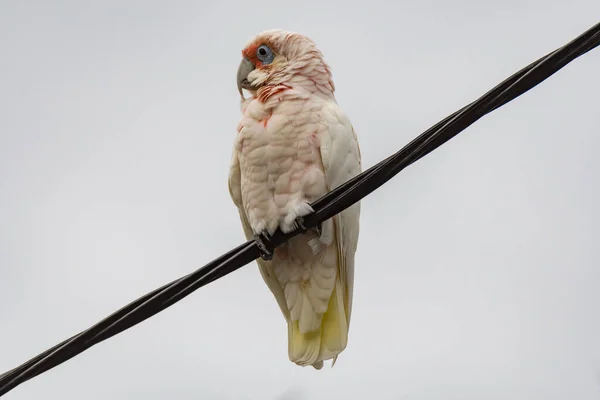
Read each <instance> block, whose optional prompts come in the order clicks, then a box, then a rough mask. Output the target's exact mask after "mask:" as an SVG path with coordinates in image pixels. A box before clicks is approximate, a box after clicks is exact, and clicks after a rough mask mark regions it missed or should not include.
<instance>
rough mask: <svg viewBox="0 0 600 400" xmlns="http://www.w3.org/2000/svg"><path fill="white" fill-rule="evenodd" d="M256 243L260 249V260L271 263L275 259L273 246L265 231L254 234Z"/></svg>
mask: <svg viewBox="0 0 600 400" xmlns="http://www.w3.org/2000/svg"><path fill="white" fill-rule="evenodd" d="M254 242H255V243H256V247H258V252H259V254H260V258H262V259H263V260H265V261H269V260H271V259H272V258H273V246H271V240H270V239H269V235H268V234H267V233H265V231H262V232H261V233H258V234H254Z"/></svg>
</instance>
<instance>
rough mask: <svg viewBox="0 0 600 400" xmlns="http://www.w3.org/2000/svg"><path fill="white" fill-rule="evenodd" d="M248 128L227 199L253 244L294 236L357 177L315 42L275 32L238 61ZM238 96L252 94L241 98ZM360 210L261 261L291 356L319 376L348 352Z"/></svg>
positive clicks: (353, 152)
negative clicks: (322, 202)
mask: <svg viewBox="0 0 600 400" xmlns="http://www.w3.org/2000/svg"><path fill="white" fill-rule="evenodd" d="M237 84H238V90H239V92H240V95H241V98H242V99H241V110H242V118H241V121H240V123H239V125H238V128H237V135H236V137H235V140H234V150H233V157H232V163H231V169H230V173H229V192H230V194H231V198H232V199H233V202H234V203H235V205H236V206H237V208H238V211H239V214H240V218H241V220H242V226H243V229H244V232H245V235H246V237H247V238H248V239H256V240H257V241H258V243H259V244H260V243H264V242H261V236H262V237H268V236H269V235H272V234H273V233H274V232H275V231H276V230H277V228H280V229H281V230H282V231H283V232H286V233H287V232H289V231H291V230H293V229H295V228H296V219H297V218H298V217H303V216H305V215H307V214H309V213H310V212H312V208H311V206H310V204H309V203H312V202H313V201H315V200H316V199H318V198H319V197H321V196H322V195H324V194H325V193H327V192H328V191H330V190H332V189H334V188H336V187H337V186H339V185H341V184H342V183H344V182H345V181H347V180H348V179H350V178H352V177H354V176H355V175H357V174H359V173H360V171H361V157H360V150H359V146H358V141H357V138H356V134H355V132H354V129H353V127H352V125H351V124H350V120H349V119H348V117H347V116H346V114H344V112H343V111H342V110H341V108H340V107H339V106H338V104H337V103H336V100H335V97H334V90H335V88H334V84H333V81H332V77H331V72H330V68H329V66H328V65H327V64H326V63H325V61H324V59H323V55H322V53H321V52H320V51H319V50H318V49H317V47H316V46H315V43H314V42H313V41H312V40H310V39H309V38H307V37H305V36H303V35H300V34H298V33H292V32H285V31H282V30H269V31H265V32H262V33H260V34H258V35H257V36H256V37H254V38H252V39H251V40H250V41H249V43H248V44H247V45H246V47H245V48H244V49H243V51H242V61H241V63H240V65H239V68H238V73H237ZM242 89H246V90H247V91H249V92H250V94H251V96H250V97H249V98H245V97H244V93H243V90H242ZM359 215H360V205H359V204H358V203H356V204H354V205H353V206H351V207H350V208H348V209H346V210H344V211H342V212H341V213H340V214H338V215H336V216H335V217H333V218H331V219H329V220H327V221H325V222H323V223H322V224H321V225H320V226H319V227H318V228H317V229H310V230H307V231H306V232H305V233H303V234H301V235H298V236H295V237H293V238H292V239H290V240H289V241H288V242H286V243H284V244H283V245H281V246H279V247H278V248H276V249H275V250H274V251H273V254H267V255H265V256H264V257H263V258H261V259H258V261H257V262H258V266H259V270H260V272H261V275H262V277H263V279H264V281H265V282H266V284H267V286H268V287H269V289H270V290H271V292H272V293H273V295H274V296H275V299H276V300H277V302H278V304H279V307H280V309H281V311H282V312H283V315H284V317H285V319H286V321H287V325H288V353H289V358H290V360H291V361H293V362H294V363H296V364H297V365H301V366H308V365H312V366H313V367H314V368H316V369H321V368H322V367H323V361H324V360H329V359H333V361H332V366H333V365H334V364H335V361H336V359H337V357H338V355H339V354H340V353H341V352H342V351H343V350H344V349H345V348H346V344H347V342H348V327H349V324H350V314H351V311H352V290H353V281H354V254H355V252H356V248H357V242H358V231H359Z"/></svg>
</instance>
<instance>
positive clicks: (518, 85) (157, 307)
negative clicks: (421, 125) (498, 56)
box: [0, 24, 600, 396]
mask: <svg viewBox="0 0 600 400" xmlns="http://www.w3.org/2000/svg"><path fill="white" fill-rule="evenodd" d="M598 45H600V24H596V25H594V26H593V27H592V28H590V29H589V30H588V31H586V32H585V33H583V34H582V35H580V36H579V37H577V38H575V39H574V40H573V41H571V42H570V43H568V44H566V45H565V46H563V47H561V48H559V49H557V50H555V51H553V52H552V53H549V54H548V55H546V56H544V57H542V58H540V59H539V60H537V61H535V62H533V63H531V64H530V65H528V66H526V67H525V68H523V69H522V70H520V71H519V72H517V73H515V74H514V75H512V76H511V77H509V78H508V79H506V80H505V81H503V82H502V83H500V84H499V85H498V86H496V87H495V88H493V89H492V90H490V91H489V92H488V93H486V94H485V95H483V96H482V97H481V98H479V99H478V100H476V101H474V102H473V103H471V104H469V105H467V106H465V107H463V108H462V109H460V110H458V111H456V112H455V113H453V114H452V115H450V116H448V117H446V118H445V119H443V120H442V121H440V122H438V123H437V124H436V125H434V126H433V127H431V128H429V129H428V130H427V131H425V132H424V133H422V134H421V135H420V136H419V137H417V138H416V139H414V140H413V141H412V142H410V143H409V144H408V145H406V146H405V147H404V148H402V149H401V150H400V151H398V152H397V153H395V154H393V155H391V156H390V157H388V158H386V159H385V160H383V161H381V162H380V163H378V164H376V165H374V166H373V167H371V168H369V169H368V170H366V171H364V172H363V173H361V174H360V175H358V176H356V177H354V178H353V179H350V180H349V181H348V182H346V183H344V184H342V185H340V186H339V187H338V188H335V189H334V190H332V191H331V192H329V193H327V194H326V195H325V196H323V197H321V198H320V199H318V200H317V201H315V202H314V203H313V204H312V206H313V209H314V210H315V211H314V213H311V214H310V215H308V216H306V217H304V219H303V222H304V226H305V227H306V228H312V227H315V226H316V225H318V224H319V223H321V222H323V221H325V220H327V219H329V218H331V217H333V216H334V215H335V214H337V213H339V212H341V211H342V210H344V209H346V208H348V207H350V206H351V205H352V204H354V203H356V202H358V201H360V200H361V199H362V198H364V197H365V196H367V195H369V194H370V193H371V192H373V191H374V190H376V189H377V188H379V187H380V186H382V185H383V184H384V183H386V182H387V181H388V180H390V179H391V178H392V177H393V176H395V175H396V174H397V173H399V172H400V171H401V170H403V169H404V168H406V167H407V166H409V165H411V164H412V163H414V162H415V161H417V160H419V159H421V158H422V157H424V156H425V155H427V154H429V153H430V152H432V151H433V150H435V149H436V148H438V147H439V146H441V145H442V144H444V143H446V142H447V141H448V140H450V139H452V138H453V137H454V136H456V135H457V134H458V133H460V132H461V131H463V130H464V129H466V128H467V127H469V126H470V125H471V124H473V123H474V122H476V121H477V120H478V119H479V118H481V117H483V116H484V115H486V114H488V113H490V112H492V111H494V110H495V109H497V108H499V107H501V106H503V105H504V104H506V103H508V102H510V101H511V100H513V99H515V98H517V97H518V96H520V95H521V94H523V93H525V92H526V91H528V90H529V89H531V88H533V87H535V86H536V85H537V84H539V83H540V82H542V81H544V80H545V79H547V78H548V77H549V76H551V75H552V74H554V73H555V72H557V71H558V70H559V69H561V68H562V67H564V66H565V65H567V64H568V63H569V62H571V61H573V60H574V59H575V58H577V57H579V56H581V55H583V54H585V53H587V52H588V51H590V50H591V49H593V48H595V47H597V46H598ZM300 233H301V230H297V231H294V232H290V233H288V234H283V233H282V232H281V231H277V232H276V233H275V234H274V235H273V236H272V237H271V239H270V245H271V246H272V247H277V246H279V245H280V244H282V243H283V242H285V241H286V240H288V239H289V238H291V237H293V236H296V235H298V234H300ZM259 256H260V253H259V250H258V247H257V245H256V243H255V242H254V241H248V242H246V243H244V244H242V245H240V246H238V247H236V248H235V249H233V250H231V251H229V252H228V253H226V254H224V255H222V256H221V257H219V258H217V259H215V260H213V261H211V262H210V263H208V264H207V265H205V266H204V267H202V268H200V269H198V270H196V271H194V272H192V273H191V274H189V275H186V276H184V277H182V278H180V279H177V280H175V281H173V282H171V283H168V284H166V285H164V286H162V287H160V288H158V289H156V290H154V291H152V292H150V293H148V294H146V295H145V296H143V297H140V298H139V299H137V300H135V301H134V302H132V303H130V304H128V305H126V306H125V307H123V308H121V309H120V310H118V311H116V312H115V313H113V314H112V315H110V316H108V317H107V318H105V319H103V320H102V321H100V322H98V323H97V324H96V325H94V326H92V327H91V328H89V329H87V330H85V331H82V332H80V333H79V334H77V335H75V336H72V337H71V338H69V339H67V340H65V341H64V342H62V343H60V344H58V345H56V346H54V347H52V348H50V349H48V350H46V351H45V352H43V353H42V354H40V355H38V356H36V357H34V358H32V359H31V360H29V361H27V362H26V363H24V364H22V365H20V366H18V367H16V368H14V369H12V370H10V371H8V372H5V373H4V374H2V375H0V396H2V395H4V394H6V393H8V392H9V391H10V390H12V389H14V388H15V387H16V386H18V385H20V384H21V383H23V382H25V381H27V380H29V379H31V378H33V377H35V376H37V375H39V374H41V373H44V372H45V371H47V370H49V369H51V368H54V367H55V366H57V365H59V364H61V363H63V362H65V361H67V360H69V359H70V358H72V357H74V356H76V355H77V354H80V353H82V352H83V351H85V350H87V349H88V348H90V347H92V346H93V345H95V344H97V343H99V342H101V341H103V340H106V339H108V338H110V337H112V336H114V335H116V334H118V333H120V332H123V331H124V330H126V329H129V328H131V327H132V326H134V325H136V324H139V323H140V322H142V321H144V320H145V319H147V318H150V317H151V316H153V315H155V314H157V313H159V312H160V311H162V310H164V309H165V308H167V307H170V306H171V305H173V304H175V303H176V302H178V301H179V300H181V299H183V298H184V297H186V296H187V295H189V294H190V293H192V292H194V291H195V290H197V289H199V288H200V287H202V286H204V285H206V284H208V283H211V282H213V281H215V280H217V279H219V278H221V277H223V276H225V275H227V274H229V273H230V272H233V271H235V270H237V269H239V268H241V267H243V266H244V265H246V264H248V263H250V262H252V261H253V260H255V259H256V258H258V257H259Z"/></svg>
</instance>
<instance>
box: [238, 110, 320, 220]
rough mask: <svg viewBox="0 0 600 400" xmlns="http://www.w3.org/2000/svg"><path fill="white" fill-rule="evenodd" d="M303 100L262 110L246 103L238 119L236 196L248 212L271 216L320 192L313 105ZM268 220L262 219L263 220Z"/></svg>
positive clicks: (316, 119) (317, 130) (317, 129)
mask: <svg viewBox="0 0 600 400" xmlns="http://www.w3.org/2000/svg"><path fill="white" fill-rule="evenodd" d="M307 103H308V102H307V101H300V100H299V101H294V102H290V103H289V104H286V103H282V104H279V105H278V106H277V107H275V108H273V109H271V110H267V109H266V108H265V107H264V105H262V104H261V103H259V102H252V103H250V104H249V105H248V107H247V108H246V110H245V113H244V116H243V118H242V120H241V122H240V126H239V133H238V138H237V141H236V146H237V150H238V155H239V160H240V170H241V189H242V200H243V203H244V206H245V208H246V211H247V212H248V214H254V215H260V216H261V217H264V218H266V219H269V220H272V219H274V218H279V217H281V216H283V215H285V214H286V213H287V212H288V211H289V208H290V207H292V206H293V205H294V204H295V203H298V202H299V201H307V202H312V201H314V200H316V199H317V198H318V197H320V196H321V195H323V194H324V193H325V192H326V185H325V177H324V172H323V165H322V162H321V154H320V151H319V137H320V134H321V132H322V130H323V125H322V124H320V123H319V111H318V110H319V108H317V107H315V106H314V105H313V106H311V105H310V104H307ZM267 223H268V221H267Z"/></svg>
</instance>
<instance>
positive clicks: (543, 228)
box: [0, 0, 600, 400]
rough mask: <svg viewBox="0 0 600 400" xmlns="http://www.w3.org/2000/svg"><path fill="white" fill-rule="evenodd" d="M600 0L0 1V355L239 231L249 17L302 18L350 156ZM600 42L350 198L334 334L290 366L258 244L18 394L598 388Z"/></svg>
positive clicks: (531, 394) (14, 355) (391, 139)
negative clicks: (233, 196)
mask: <svg viewBox="0 0 600 400" xmlns="http://www.w3.org/2000/svg"><path fill="white" fill-rule="evenodd" d="M599 16H600V2H599V1H597V0H585V1H584V0H578V1H570V2H560V1H548V0H531V1H524V0H506V1H494V2H492V1H479V0H458V1H453V2H448V1H445V0H427V1H418V2H417V1H412V2H408V1H405V2H398V3H392V2H391V1H388V2H383V1H374V0H369V1H363V2H356V3H349V2H342V1H332V2H324V1H321V0H305V1H301V2H284V1H260V2H256V1H252V0H247V1H243V2H242V1H235V2H233V1H231V2H227V1H223V2H221V3H217V2H212V3H209V2H202V1H171V2H167V1H141V0H139V1H108V0H104V1H94V2H92V1H85V2H84V1H76V0H72V1H52V2H50V1H41V0H40V1H26V0H20V1H16V0H14V1H7V0H0V227H1V228H0V324H1V325H0V372H1V371H4V370H8V369H10V368H13V367H15V366H16V365H18V364H20V363H22V362H24V361H26V360H28V359H29V358H31V357H33V356H35V355H36V354H38V353H39V352H41V351H43V350H45V349H47V348H49V347H51V346H53V345H54V344H56V343H58V342H60V341H62V340H63V339H66V338H67V337H69V336H71V335H73V334H75V333H77V332H79V331H81V330H83V329H85V328H87V327H89V326H90V325H92V324H94V323H96V322H97V321H99V320H100V319H102V318H104V317H105V316H107V315H108V314H110V313H112V312H113V311H115V310H117V309H118V308H120V307H121V306H123V305H125V304H126V303H128V302H130V301H132V300H134V299H135V298H137V297H138V296H140V295H142V294H144V293H146V292H148V291H150V290H152V289H155V288H156V287H158V286H161V285H162V284H164V283H166V282H168V281H170V280H172V279H175V278H178V277H180V276H182V275H184V274H186V273H188V272H191V271H192V270H194V269H196V268H198V267H200V266H202V265H204V264H205V263H206V262H208V261H210V260H212V259H213V258H215V257H217V256H219V255H220V254H221V253H223V252H225V251H228V250H230V249H231V248H233V247H234V246H237V245H238V244H240V243H242V242H243V241H244V237H243V234H242V230H241V226H240V223H239V220H238V215H237V213H236V210H235V208H234V206H233V204H232V202H231V200H230V198H229V193H228V190H227V174H228V167H229V161H230V154H231V146H232V143H233V138H234V135H235V133H236V131H235V129H236V126H237V123H238V120H239V118H240V111H239V103H238V101H239V97H238V93H237V91H236V83H235V74H236V69H237V65H238V62H239V60H240V51H241V49H242V48H243V46H244V45H245V43H246V41H247V40H248V39H249V38H250V37H251V36H253V35H255V34H256V33H258V32H260V31H262V30H265V29H271V28H283V29H287V30H293V31H297V32H301V33H304V34H306V35H308V36H309V37H311V38H312V39H314V40H315V41H316V42H317V45H318V46H319V48H320V49H321V50H322V51H323V53H324V54H325V58H326V61H327V62H328V63H329V64H330V65H331V67H332V70H333V74H334V81H335V83H336V86H337V92H336V93H337V99H338V102H339V103H340V105H341V106H342V107H343V108H344V110H345V111H346V112H347V113H348V114H349V116H350V118H351V120H352V122H353V124H354V126H355V128H356V130H357V133H358V135H359V141H360V144H361V149H362V155H363V162H364V166H365V168H366V167H369V166H371V165H373V164H375V163H376V162H378V161H379V160H381V159H383V158H384V157H386V156H388V155H390V154H391V153H392V152H394V151H396V150H397V149H400V148H401V147H402V146H404V145H405V144H407V143H408V142H409V141H410V140H412V139H413V138H414V137H415V136H417V135H418V134H420V133H421V132H423V131H424V130H426V129H427V128H429V127H430V126H431V125H433V124H434V123H436V122H437V121H439V120H440V119H442V118H443V117H445V116H446V115H448V114H450V113H452V112H453V111H455V110H456V109H458V108H460V107H462V106H463V105H465V104H467V103H468V102H471V101H473V100H475V99H476V98H477V97H479V96H480V95H481V94H483V93H484V92H486V91H487V90H488V89H490V88H492V87H493V86H495V85H496V84H497V83H499V82H500V81H501V80H503V79H504V78H506V77H508V76H509V75H511V74H512V73H513V72H515V71H517V70H519V69H520V68H522V67H523V66H525V65H527V64H528V63H530V62H531V61H533V60H535V59H537V58H539V57H540V56H542V55H544V54H546V53H548V52H550V51H552V50H554V49H555V48H557V47H559V46H561V45H563V44H565V43H567V42H568V41H570V40H571V39H573V38H574V37H576V36H577V35H579V34H581V33H582V32H584V31H585V30H586V29H588V28H590V27H591V26H592V25H594V24H595V23H597V22H598V18H599ZM599 70H600V49H596V50H594V51H592V52H591V53H588V54H587V55H584V56H583V57H581V58H579V59H577V60H575V61H574V62H573V63H571V64H569V65H568V66H567V67H565V68H564V69H563V70H561V71H559V72H558V73H557V74H556V75H554V76H553V77H551V78H550V79H548V80H547V81H545V82H544V83H542V84H541V85H539V86H538V87H536V88H534V89H533V90H531V91H530V92H528V93H527V94H525V95H523V96H522V97H520V98H518V99H517V100H515V101H513V102H512V103H510V104H509V105H507V106H505V107H503V108H501V109H499V110H497V111H495V112H494V113H492V114H491V115H489V116H486V117H484V118H483V119H482V120H480V121H479V122H477V123H476V124H475V125H473V126H471V127H470V128H468V129H467V130H466V131H465V132H463V133H462V134H460V135H459V136H458V137H456V138H455V139H453V140H452V141H451V142H449V143H447V144H446V145H444V146H443V147H442V148H440V149H438V150H437V151H435V152H434V153H432V154H431V155H429V156H427V157H426V158H424V159H422V160H421V161H419V162H418V163H416V164H414V165H413V166H411V167H410V168H408V169H407V170H405V171H404V172H402V173H401V174H400V175H398V176H397V177H396V178H395V179H393V180H392V181H390V182H389V183H388V184H387V185H386V186H385V187H383V188H381V189H380V190H378V191H377V192H375V193H373V194H372V195H371V196H369V197H368V198H366V200H364V202H363V208H362V219H361V224H362V225H361V236H360V242H359V249H358V252H357V259H356V283H355V295H354V306H353V316H352V325H351V329H350V339H349V345H348V347H347V349H346V350H345V352H344V353H343V354H342V355H341V356H340V358H339V359H338V362H337V364H336V366H335V367H334V368H333V369H331V368H330V366H329V364H327V365H326V366H325V367H324V369H323V370H321V371H316V370H314V369H312V368H300V367H297V366H296V365H294V364H293V363H291V362H290V361H289V360H288V356H287V331H286V326H285V322H284V319H283V317H282V315H281V313H280V311H279V309H278V307H277V304H276V302H275V300H274V298H273V297H272V295H271V293H270V292H269V290H268V289H267V287H266V285H265V284H264V283H263V281H262V279H261V277H260V275H259V272H258V270H257V267H256V264H255V263H253V264H251V265H249V266H247V267H245V268H243V269H241V270H239V271H237V272H236V273H233V274H232V275H229V276H227V277H226V278H224V279H221V280H219V281H217V282H215V283H213V284H211V285H209V286H208V287H205V288H203V289H201V290H199V291H198V292H196V293H194V294H193V295H191V296H189V297H188V298H186V299H185V300H183V301H182V302H180V303H178V304H176V305H175V306H173V307H172V308H170V309H168V310H166V311H164V312H162V313H160V314H159V315H157V316H155V317H154V318H151V319H150V320H147V321H146V322H144V323H142V324H141V325H138V326H136V327H134V328H133V329H131V330H129V331H127V332H125V333H123V334H121V335H118V336H117V337H114V338H112V339H110V340H108V341H106V342H104V343H102V344H100V345H97V346H95V347H93V348H91V349H90V350H88V351H87V352H85V353H83V354H81V355H79V356H78V357H76V358H74V359H72V360H71V361H68V362H67V363H65V364H63V365H61V366H59V367H57V368H55V369H53V370H51V371H49V372H47V373H45V374H43V375H41V376H39V377H37V378H35V379H33V380H31V381H29V382H27V383H25V384H23V385H21V386H19V387H18V388H16V389H15V390H14V391H12V392H10V393H9V394H7V395H6V396H5V398H6V399H7V400H8V399H10V400H28V399H41V398H53V399H61V400H70V399H73V400H75V399H77V400H80V399H86V400H95V399H115V400H117V399H119V400H120V399H145V400H154V399H178V400H187V399H215V400H220V399H226V400H229V399H236V400H237V399H257V400H258V399H261V400H262V399H282V398H287V399H315V400H318V399H337V398H346V399H366V398H368V397H369V398H370V397H373V398H377V399H402V400H430V399H431V400H433V399H436V400H437V399H439V400H454V399H466V400H480V399H489V400H495V399H511V400H515V399H540V400H541V399H543V400H553V399H565V400H566V399H569V400H591V399H599V398H600V290H598V288H599V283H600V268H599V264H600V246H599V244H598V237H599V236H598V226H599V224H600V209H599V208H598V204H600V190H598V182H600V158H599V157H598V152H599V151H600V135H599V129H600V113H599V111H598V110H599V109H598V92H599V90H600V80H599V79H598V71H599Z"/></svg>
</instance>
